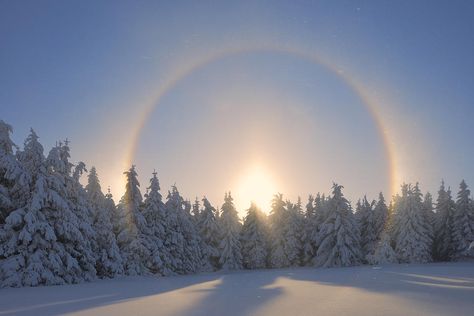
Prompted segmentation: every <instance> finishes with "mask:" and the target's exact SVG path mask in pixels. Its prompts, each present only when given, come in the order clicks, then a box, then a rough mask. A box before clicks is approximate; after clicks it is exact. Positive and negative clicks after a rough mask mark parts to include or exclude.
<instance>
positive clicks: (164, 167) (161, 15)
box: [0, 1, 474, 212]
mask: <svg viewBox="0 0 474 316" xmlns="http://www.w3.org/2000/svg"><path fill="white" fill-rule="evenodd" d="M473 33H474V3H473V2H472V1H436V2H433V1H337V2H336V1H234V2H226V1H169V2H166V1H77V2H71V1H21V2H19V1H2V2H0V70H1V71H0V109H1V110H0V119H3V120H4V121H6V122H8V123H9V124H11V125H13V127H14V133H13V136H12V137H13V140H14V141H15V142H16V143H17V144H18V145H20V147H21V146H22V144H23V141H24V139H25V138H26V136H27V134H28V132H29V129H30V127H32V128H34V129H35V131H36V132H37V133H38V135H39V136H40V140H41V142H42V144H43V145H44V147H45V150H46V151H47V150H49V149H50V148H51V146H53V145H54V144H55V143H56V141H57V140H60V139H66V138H67V139H68V140H70V141H71V151H72V160H73V162H77V161H84V162H85V163H86V164H87V165H88V166H92V165H94V166H96V167H97V169H98V172H99V176H100V179H101V183H102V187H103V189H104V190H105V189H106V188H107V187H108V186H110V188H111V191H112V193H113V194H114V197H115V199H116V200H119V198H120V196H121V194H122V193H123V191H124V183H123V175H122V173H123V171H125V170H126V169H128V168H129V167H130V164H132V163H133V164H136V166H137V171H138V174H139V178H140V182H141V190H142V192H143V193H145V192H146V187H147V186H148V184H149V179H150V177H151V175H152V172H153V171H154V170H156V171H157V173H158V177H159V179H160V183H161V188H162V191H163V192H166V191H167V190H168V189H169V188H170V186H171V185H173V184H176V185H177V187H178V189H179V190H180V192H181V193H182V194H183V195H184V196H185V197H187V198H189V199H192V200H194V198H195V197H198V198H199V199H200V198H202V197H203V196H207V197H208V198H209V199H210V201H211V203H213V204H214V205H216V206H217V205H220V204H222V200H223V196H224V193H225V192H226V191H232V194H233V196H234V198H235V200H236V204H237V207H238V209H239V211H241V212H243V210H244V209H246V208H247V207H248V205H249V203H250V200H256V201H257V203H259V204H260V206H261V207H263V208H264V209H265V210H268V208H269V202H268V200H269V199H270V198H271V196H272V194H273V193H276V192H281V193H283V194H284V196H285V198H288V199H291V200H292V201H295V200H296V198H297V197H298V196H301V197H302V199H303V203H304V202H305V201H306V199H307V196H308V194H310V193H311V194H314V193H316V192H324V193H326V194H328V193H329V192H330V190H331V186H332V183H333V181H335V182H338V183H340V184H342V185H344V187H345V189H344V192H345V194H346V196H347V197H348V198H349V199H350V200H351V201H353V202H355V201H356V200H357V199H358V198H360V197H362V196H363V195H364V194H367V196H368V198H370V199H372V198H376V197H377V195H378V192H379V191H382V192H384V193H385V195H386V196H388V197H390V196H391V195H392V194H394V193H395V190H396V188H397V187H398V186H399V184H400V183H402V182H416V181H419V182H420V185H421V188H422V190H424V191H431V192H432V193H436V191H437V189H438V187H439V184H440V181H441V179H445V181H446V183H447V184H448V185H450V186H451V187H452V188H453V190H454V191H456V190H457V187H458V184H459V182H460V181H461V179H465V180H466V181H467V182H468V184H471V185H474V164H473V161H474V159H473V157H474V140H473V138H474V124H472V120H473V118H474V104H473V101H472V100H474V59H473V58H472V56H474V38H473V37H472V34H473ZM165 196H166V194H165Z"/></svg>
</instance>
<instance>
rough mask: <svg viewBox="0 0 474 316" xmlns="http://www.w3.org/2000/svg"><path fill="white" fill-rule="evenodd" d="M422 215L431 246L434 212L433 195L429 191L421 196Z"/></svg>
mask: <svg viewBox="0 0 474 316" xmlns="http://www.w3.org/2000/svg"><path fill="white" fill-rule="evenodd" d="M422 209H423V216H424V220H423V223H424V226H425V229H426V231H427V232H428V236H429V238H430V239H431V241H432V244H431V247H433V242H434V226H433V225H434V216H435V214H434V212H433V197H432V196H431V194H430V193H429V192H427V193H426V194H425V196H424V198H423V206H422Z"/></svg>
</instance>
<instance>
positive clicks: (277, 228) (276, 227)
mask: <svg viewBox="0 0 474 316" xmlns="http://www.w3.org/2000/svg"><path fill="white" fill-rule="evenodd" d="M287 217H288V216H287V210H286V208H285V202H284V201H283V195H282V194H280V193H279V194H276V195H274V197H273V199H272V209H271V211H270V217H269V221H270V266H271V267H272V268H283V267H289V266H290V261H289V260H288V257H287V255H286V253H285V248H286V247H285V243H286V234H285V227H286V220H287Z"/></svg>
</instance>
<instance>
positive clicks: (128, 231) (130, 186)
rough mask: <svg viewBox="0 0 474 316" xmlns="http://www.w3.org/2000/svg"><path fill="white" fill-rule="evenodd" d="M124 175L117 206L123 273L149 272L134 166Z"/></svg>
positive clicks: (118, 240)
mask: <svg viewBox="0 0 474 316" xmlns="http://www.w3.org/2000/svg"><path fill="white" fill-rule="evenodd" d="M124 174H125V176H126V179H127V181H126V185H125V193H124V195H123V197H122V198H121V200H120V203H119V206H118V208H119V209H120V212H121V213H122V214H123V215H122V216H123V217H122V221H121V223H120V228H119V234H118V236H117V243H118V245H119V247H120V251H121V253H122V258H123V264H124V270H125V273H126V274H128V275H141V274H146V273H148V272H149V270H148V267H147V266H148V264H147V259H148V258H149V256H150V252H149V250H148V249H147V247H146V244H147V241H146V239H145V238H144V237H145V236H144V232H146V231H147V229H148V227H147V223H146V220H145V217H144V216H143V214H142V213H141V210H140V209H141V207H142V195H141V193H140V189H139V187H140V183H139V182H138V179H137V176H138V175H137V172H136V171H135V166H132V167H131V168H130V169H129V170H128V171H125V172H124Z"/></svg>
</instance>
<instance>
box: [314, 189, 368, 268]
mask: <svg viewBox="0 0 474 316" xmlns="http://www.w3.org/2000/svg"><path fill="white" fill-rule="evenodd" d="M320 238H321V243H320V245H319V248H318V252H317V254H316V258H315V265H316V266H320V267H341V266H352V265H358V264H360V262H361V257H362V254H361V247H360V241H359V231H358V228H357V223H356V220H355V217H354V214H353V213H352V209H351V206H350V204H349V201H347V200H346V198H345V197H344V195H343V194H342V186H340V185H338V184H334V185H333V195H332V197H331V199H330V201H329V205H328V213H327V218H326V220H325V221H324V223H323V225H322V226H321V231H320Z"/></svg>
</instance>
